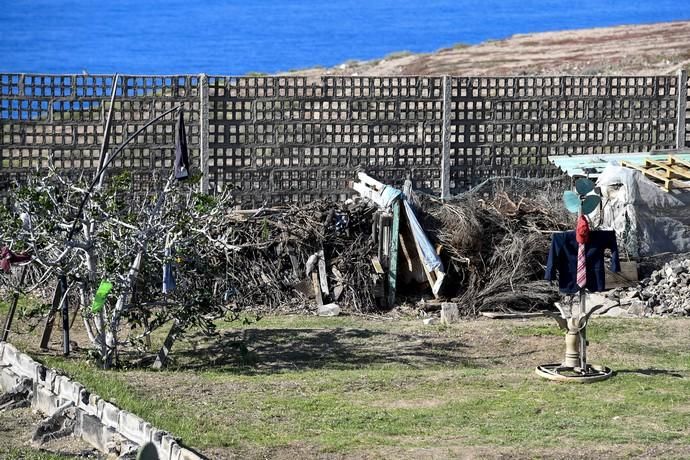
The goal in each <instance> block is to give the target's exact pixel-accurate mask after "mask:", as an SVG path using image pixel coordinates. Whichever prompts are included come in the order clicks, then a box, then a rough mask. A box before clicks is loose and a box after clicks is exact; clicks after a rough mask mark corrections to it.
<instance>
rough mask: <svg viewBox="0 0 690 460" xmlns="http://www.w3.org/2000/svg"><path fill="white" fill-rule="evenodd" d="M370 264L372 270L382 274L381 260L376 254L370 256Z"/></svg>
mask: <svg viewBox="0 0 690 460" xmlns="http://www.w3.org/2000/svg"><path fill="white" fill-rule="evenodd" d="M371 264H372V265H373V266H374V270H376V273H378V274H379V275H383V273H384V271H383V266H382V265H381V261H380V260H379V258H378V257H377V256H374V257H372V258H371Z"/></svg>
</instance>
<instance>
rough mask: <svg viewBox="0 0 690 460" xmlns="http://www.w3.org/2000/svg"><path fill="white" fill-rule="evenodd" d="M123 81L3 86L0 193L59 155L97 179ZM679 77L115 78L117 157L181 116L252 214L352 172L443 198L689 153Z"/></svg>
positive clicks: (201, 155)
mask: <svg viewBox="0 0 690 460" xmlns="http://www.w3.org/2000/svg"><path fill="white" fill-rule="evenodd" d="M112 82H113V76H109V75H36V74H0V190H2V189H6V188H7V187H10V186H12V184H13V183H16V182H22V181H23V180H25V178H26V175H27V173H29V172H30V171H31V170H35V169H37V168H44V167H46V166H47V164H48V161H49V160H48V159H49V157H51V156H52V158H53V161H54V164H55V166H56V167H57V168H62V169H65V170H68V171H69V172H70V173H72V174H77V173H80V172H82V171H84V170H86V172H95V168H96V166H97V162H98V157H99V151H100V143H101V140H102V137H103V131H104V126H105V120H106V118H107V113H108V108H109V105H110V96H111V94H110V93H111V86H112ZM687 86H688V79H687V74H686V73H685V72H684V71H680V72H678V74H677V75H672V76H629V77H623V76H516V77H451V76H438V77H431V76H395V77H359V76H357V77H341V76H323V77H310V78H307V77H299V76H266V77H263V76H259V77H223V76H208V75H204V74H202V75H177V76H133V75H125V76H120V78H119V80H118V85H117V89H116V98H115V103H114V104H115V105H114V122H113V128H112V134H111V142H110V145H111V148H113V147H116V146H117V145H119V144H120V143H122V142H123V141H124V140H125V139H126V138H127V137H128V135H130V134H132V133H133V132H134V131H136V129H137V128H138V127H140V126H141V125H142V124H144V123H145V122H146V121H148V120H149V119H151V118H153V117H155V116H156V115H159V114H161V113H163V112H164V111H166V110H169V109H171V108H172V107H174V106H175V105H177V104H181V105H182V106H183V107H184V109H185V121H186V124H187V134H188V137H189V139H188V141H189V146H190V148H191V154H192V161H193V162H194V164H195V165H196V167H198V168H199V170H200V171H202V172H204V176H203V179H202V187H203V189H204V190H205V191H207V192H210V193H213V192H215V191H218V190H220V189H222V188H226V187H231V188H232V189H234V190H235V195H236V196H237V197H238V199H240V201H241V202H242V203H243V204H245V205H247V206H255V205H260V204H262V203H271V204H276V203H281V202H294V203H297V202H306V201H309V200H312V199H315V198H319V197H325V196H331V197H344V196H347V195H349V194H350V193H351V192H350V191H349V190H348V182H349V181H350V180H352V179H353V178H354V177H355V173H356V171H358V170H364V171H367V172H368V173H369V174H371V175H373V176H374V177H377V178H378V179H380V180H382V181H384V182H386V183H391V184H396V185H401V184H402V183H403V181H404V180H405V179H407V178H410V179H411V180H412V181H413V186H414V187H415V188H416V189H421V190H424V191H426V192H429V193H433V194H437V195H440V196H444V197H447V196H449V195H454V194H457V193H460V192H462V191H464V190H467V189H468V188H470V187H471V186H473V185H476V184H477V183H479V182H481V181H483V180H484V179H486V178H488V177H491V176H523V177H525V176H526V177H540V176H548V175H553V174H554V172H555V170H554V168H553V167H551V166H550V165H549V164H548V160H547V158H548V156H551V155H584V154H604V153H621V152H645V151H651V150H659V149H673V148H684V147H686V146H687V145H688V144H689V141H690V139H688V138H687V136H686V132H687V131H688V130H687V129H686V128H687V126H686V123H687V121H686V120H687V116H686V115H687V113H686V112H687V106H688V104H687ZM174 126H175V119H174V116H173V115H170V116H168V117H166V118H165V119H163V120H162V121H161V122H159V123H157V124H155V125H153V126H151V127H150V128H149V129H148V130H147V131H146V132H145V133H143V134H141V135H140V136H138V137H137V139H136V140H135V141H134V142H132V143H131V144H130V146H129V147H128V148H127V149H126V150H125V151H124V152H123V154H122V156H121V157H120V158H119V160H118V161H116V162H115V167H116V168H117V169H119V170H122V169H126V170H128V171H130V172H131V173H132V174H133V175H134V177H135V178H137V179H139V180H138V181H137V184H138V185H139V187H140V188H141V189H145V188H147V187H151V186H152V185H151V184H155V180H154V181H152V179H155V178H156V177H158V176H160V175H161V174H162V175H163V176H165V175H166V174H167V173H166V171H169V170H170V168H171V167H172V161H173V156H174V155H173V145H174Z"/></svg>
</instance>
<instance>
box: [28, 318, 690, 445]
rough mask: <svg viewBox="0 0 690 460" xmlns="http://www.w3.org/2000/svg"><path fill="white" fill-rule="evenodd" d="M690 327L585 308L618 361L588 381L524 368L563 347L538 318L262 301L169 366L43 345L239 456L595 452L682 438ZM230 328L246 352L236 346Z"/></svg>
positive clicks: (603, 349) (111, 396)
mask: <svg viewBox="0 0 690 460" xmlns="http://www.w3.org/2000/svg"><path fill="white" fill-rule="evenodd" d="M689 327H690V320H688V319H682V320H665V321H647V320H627V319H626V320H621V319H616V320H606V319H602V318H595V319H594V320H593V321H592V323H591V326H590V329H589V330H590V334H589V337H590V339H591V338H592V337H595V338H596V339H597V343H596V345H597V348H595V349H594V351H593V352H592V353H593V355H594V356H592V357H591V359H592V360H593V362H602V361H606V363H607V365H610V366H611V367H613V368H614V370H616V371H618V373H617V374H616V375H615V376H614V377H613V378H611V379H610V380H607V381H604V382H600V383H596V384H592V385H570V384H558V383H554V382H550V381H546V380H543V379H540V378H539V377H537V376H536V375H535V374H534V366H535V363H540V362H552V361H554V360H558V359H561V358H562V353H563V349H562V346H563V343H562V339H561V337H562V336H563V332H562V331H560V330H559V329H558V327H557V326H556V325H555V323H554V324H551V322H550V321H548V320H544V319H539V320H533V321H527V322H524V321H520V322H518V321H468V322H463V323H459V324H453V325H450V326H444V327H429V326H424V325H422V324H421V321H419V320H410V321H402V320H399V321H390V320H383V319H381V320H372V319H368V318H363V317H357V316H340V317H336V318H322V317H317V316H280V317H266V318H262V319H260V320H259V321H258V322H256V321H254V322H250V323H246V324H245V323H244V322H243V321H239V322H235V323H231V324H225V325H221V329H222V331H221V334H220V336H219V337H217V338H215V339H213V340H211V341H208V340H207V339H203V340H201V339H199V340H196V339H194V338H190V339H188V340H184V341H180V342H178V343H177V344H175V347H174V348H173V357H174V358H175V366H176V367H175V369H176V370H175V371H166V372H153V371H148V370H145V369H125V370H119V371H103V370H99V369H96V368H94V367H92V366H91V365H90V364H88V363H86V362H83V361H79V360H75V359H73V358H70V359H65V358H62V357H56V356H52V357H51V356H42V357H41V358H42V359H43V360H44V361H45V363H46V364H48V365H50V366H53V367H58V368H61V369H63V370H64V371H65V372H66V373H67V374H68V375H70V376H71V377H73V378H74V379H76V380H77V381H79V382H81V383H82V384H84V385H85V386H86V387H87V388H89V389H90V390H91V391H93V392H95V393H97V394H98V395H99V396H101V397H102V398H105V399H107V400H109V401H112V402H114V403H116V404H117V405H119V406H120V407H122V408H123V409H125V410H127V411H130V412H133V413H135V414H137V415H139V416H140V417H142V418H144V419H145V420H147V421H149V422H151V423H152V424H153V425H154V426H157V427H159V428H162V429H164V430H168V431H170V432H171V433H173V434H174V435H175V436H177V437H179V438H181V440H182V441H183V442H184V443H186V444H188V445H191V446H193V447H195V448H199V449H201V450H202V452H203V451H204V450H205V449H221V450H223V449H225V450H223V452H227V453H228V456H231V455H240V456H242V455H241V454H242V453H245V454H246V453H250V454H249V455H248V456H250V457H251V456H252V454H251V453H257V452H264V451H265V449H276V450H281V449H283V450H286V451H288V452H289V451H290V449H294V448H295V447H294V446H297V445H300V446H302V445H306V446H309V448H310V449H313V450H309V453H310V454H311V455H317V454H318V453H321V452H332V453H336V454H339V455H344V456H347V455H356V453H357V452H360V453H361V452H374V453H375V455H378V454H380V455H381V456H389V455H392V456H393V457H395V456H396V455H397V454H399V455H398V456H400V455H402V456H405V453H409V451H407V450H406V449H417V450H419V449H421V451H420V452H421V453H424V452H428V453H434V452H437V451H435V450H434V449H437V448H448V449H453V448H457V446H458V445H461V446H469V447H472V446H492V448H495V449H506V450H508V451H515V452H530V451H534V450H535V449H537V450H538V449H566V450H572V449H584V451H590V450H592V449H597V452H600V451H602V449H603V452H604V454H602V455H603V456H606V454H608V455H615V454H616V452H618V450H617V449H619V448H620V446H621V445H631V446H632V445H634V446H636V447H635V448H638V447H639V449H641V450H642V451H644V450H645V449H646V448H651V449H662V448H664V446H668V445H673V446H674V449H681V451H680V452H685V450H682V449H688V450H690V428H689V426H690V425H689V424H688V420H689V417H690V385H689V384H688V381H689V379H690V360H688V358H687V349H688V342H690V338H688V336H687V335H682V334H683V333H684V331H687V330H688V328H689ZM240 342H241V343H242V344H243V346H245V347H246V349H247V352H248V353H250V354H251V356H252V357H253V360H248V361H245V362H242V361H240V360H238V359H237V356H236V355H237V354H238V352H239V347H238V346H237V343H240ZM427 449H428V451H427ZM592 451H593V450H592ZM396 453H397V454H396ZM421 453H420V454H419V455H422V454H421ZM301 454H302V455H304V452H301ZM295 455H298V456H299V455H300V454H299V453H296V454H295ZM679 455H680V454H679ZM681 456H682V455H681Z"/></svg>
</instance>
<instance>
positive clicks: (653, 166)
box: [621, 155, 690, 192]
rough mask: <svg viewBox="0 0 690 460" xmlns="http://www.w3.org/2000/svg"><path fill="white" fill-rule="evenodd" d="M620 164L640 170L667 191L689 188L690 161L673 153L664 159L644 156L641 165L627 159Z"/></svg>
mask: <svg viewBox="0 0 690 460" xmlns="http://www.w3.org/2000/svg"><path fill="white" fill-rule="evenodd" d="M621 165H622V166H625V167H626V168H631V169H635V170H637V171H640V172H641V173H642V174H644V175H645V177H648V178H649V179H652V180H653V181H655V182H657V183H658V184H659V185H660V186H661V188H662V189H664V190H665V191H667V192H670V191H671V190H674V189H690V182H688V181H690V162H688V161H684V160H681V159H680V158H677V157H675V156H674V155H669V156H668V159H666V160H654V159H651V158H646V159H645V160H644V165H643V166H642V165H639V164H635V163H631V162H629V161H621Z"/></svg>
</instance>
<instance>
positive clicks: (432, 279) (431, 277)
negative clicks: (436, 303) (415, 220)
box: [405, 208, 440, 298]
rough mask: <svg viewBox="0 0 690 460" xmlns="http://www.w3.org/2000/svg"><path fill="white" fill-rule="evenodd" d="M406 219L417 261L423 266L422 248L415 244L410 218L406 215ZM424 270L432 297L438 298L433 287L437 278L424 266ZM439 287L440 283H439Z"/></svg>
mask: <svg viewBox="0 0 690 460" xmlns="http://www.w3.org/2000/svg"><path fill="white" fill-rule="evenodd" d="M405 215H407V208H405ZM405 220H406V221H407V228H408V229H409V231H410V235H412V241H413V242H414V247H415V249H416V250H417V255H418V256H419V261H420V263H421V264H422V267H424V262H423V261H424V253H423V252H422V248H420V247H419V245H418V244H417V240H415V238H414V232H413V231H412V227H411V226H410V219H409V217H407V219H405ZM422 271H423V272H424V275H426V279H427V281H428V282H429V286H430V287H431V292H432V293H433V294H434V297H436V298H438V289H436V292H434V287H435V286H437V284H436V283H437V281H438V280H437V278H436V273H434V271H433V270H432V271H431V272H428V271H427V270H426V268H424V269H423V270H422ZM439 287H440V285H439Z"/></svg>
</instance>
